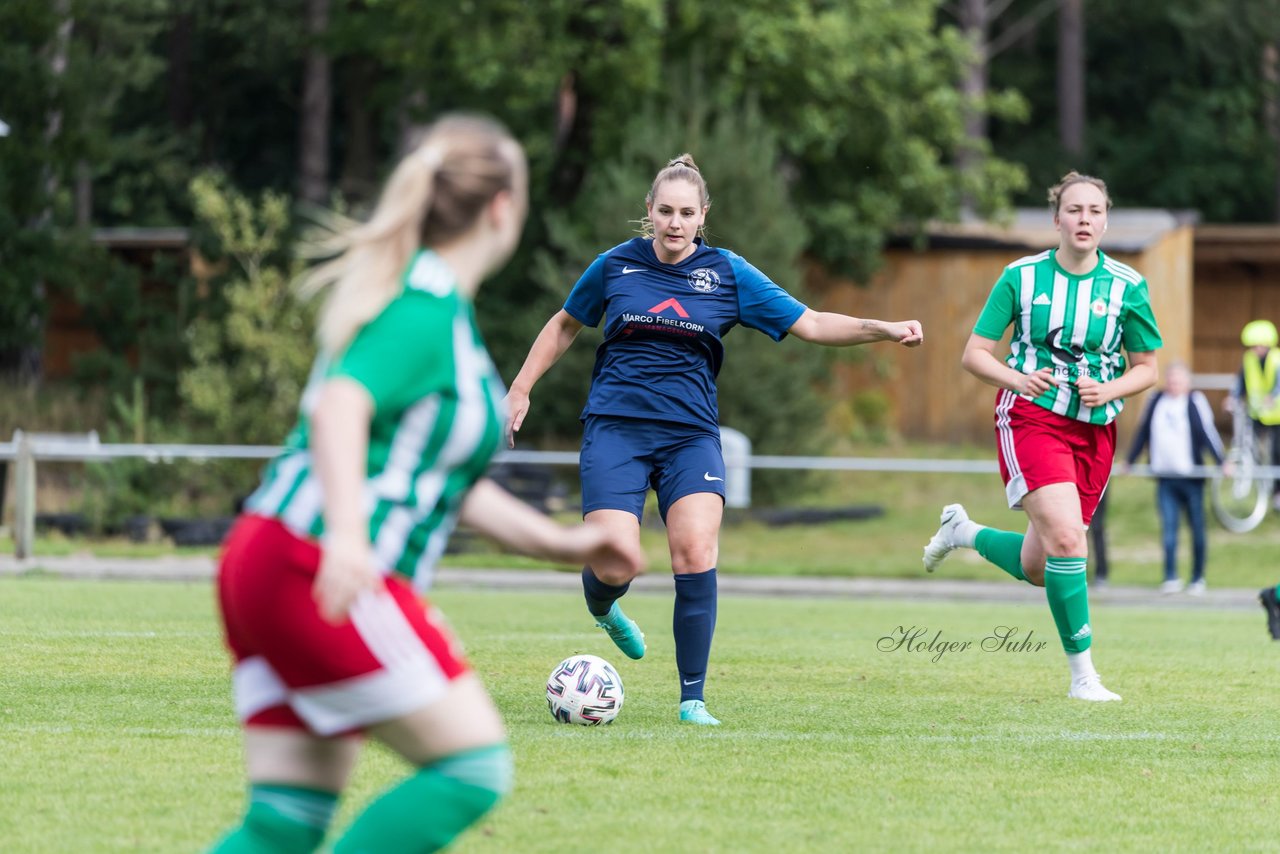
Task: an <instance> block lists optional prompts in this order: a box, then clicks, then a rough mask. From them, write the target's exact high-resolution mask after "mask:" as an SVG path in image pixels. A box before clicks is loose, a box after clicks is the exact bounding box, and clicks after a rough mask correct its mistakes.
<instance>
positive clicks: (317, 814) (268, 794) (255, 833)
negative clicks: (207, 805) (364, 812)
mask: <svg viewBox="0 0 1280 854" xmlns="http://www.w3.org/2000/svg"><path fill="white" fill-rule="evenodd" d="M337 804H338V796H337V795H335V794H333V793H332V792H321V791H317V790H315V789H304V788H300V787H298V786H284V785H267V784H262V783H257V784H253V785H251V786H250V787H249V807H248V809H246V810H245V815H244V821H243V822H241V824H240V826H239V827H237V828H236V829H235V830H233V831H231V832H230V833H228V834H227V835H226V836H224V837H223V838H222V839H221V840H220V841H219V842H218V843H217V844H216V845H215V846H214V847H213V848H211V849H209V852H210V854H311V852H312V851H314V850H316V848H317V847H318V846H319V845H320V843H321V842H323V841H324V833H325V830H327V829H328V827H329V820H330V819H332V818H333V810H334V807H336V806H337Z"/></svg>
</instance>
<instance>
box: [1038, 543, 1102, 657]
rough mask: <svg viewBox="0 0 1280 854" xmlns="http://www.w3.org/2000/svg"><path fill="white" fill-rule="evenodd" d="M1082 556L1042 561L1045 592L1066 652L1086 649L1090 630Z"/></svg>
mask: <svg viewBox="0 0 1280 854" xmlns="http://www.w3.org/2000/svg"><path fill="white" fill-rule="evenodd" d="M1085 563H1086V560H1085V558H1082V557H1051V558H1049V559H1048V560H1046V561H1045V563H1044V592H1045V596H1046V597H1047V598H1048V599H1049V610H1050V611H1052V612H1053V622H1054V623H1055V624H1056V625H1057V627H1058V636H1059V637H1060V638H1062V648H1063V649H1065V650H1066V651H1067V652H1069V653H1072V652H1084V651H1085V650H1086V649H1088V648H1089V644H1090V642H1091V640H1092V635H1093V631H1092V629H1091V628H1090V627H1089V583H1088V581H1087V579H1086V578H1085Z"/></svg>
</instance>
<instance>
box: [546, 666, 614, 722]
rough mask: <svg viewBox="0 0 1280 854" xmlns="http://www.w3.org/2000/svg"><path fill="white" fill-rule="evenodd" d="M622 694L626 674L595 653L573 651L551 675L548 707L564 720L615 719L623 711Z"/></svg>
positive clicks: (548, 686) (548, 685) (608, 720)
mask: <svg viewBox="0 0 1280 854" xmlns="http://www.w3.org/2000/svg"><path fill="white" fill-rule="evenodd" d="M622 697H623V695H622V677H621V676H619V675H618V671H616V670H614V669H613V665H612V664H610V663H609V662H607V661H605V660H604V659H603V658H600V657H598V656H595V655H571V656H569V657H568V658H566V659H565V660H564V661H562V662H560V663H559V664H557V665H556V669H555V670H552V671H551V675H550V676H549V677H547V708H548V709H550V710H551V716H552V717H554V718H555V719H556V720H558V721H560V722H561V723H565V724H581V725H583V726H599V725H600V724H608V723H613V719H614V718H616V717H617V716H618V712H620V711H622Z"/></svg>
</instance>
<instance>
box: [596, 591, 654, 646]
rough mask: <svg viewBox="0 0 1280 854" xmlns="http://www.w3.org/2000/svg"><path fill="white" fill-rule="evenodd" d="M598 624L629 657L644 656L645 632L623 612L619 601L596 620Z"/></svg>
mask: <svg viewBox="0 0 1280 854" xmlns="http://www.w3.org/2000/svg"><path fill="white" fill-rule="evenodd" d="M596 625H597V626H599V627H600V628H602V629H604V630H605V632H606V633H607V634H608V635H609V637H610V639H612V640H613V642H614V643H615V644H616V645H617V647H618V649H620V650H622V654H623V655H625V656H626V657H627V658H644V632H642V631H640V627H639V626H637V625H636V621H635V620H633V619H631V618H630V617H628V616H627V615H626V614H624V613H622V609H621V608H619V607H618V603H617V602H614V603H613V605H612V606H611V607H610V608H609V613H607V614H605V615H604V616H603V617H600V618H599V619H597V620H596Z"/></svg>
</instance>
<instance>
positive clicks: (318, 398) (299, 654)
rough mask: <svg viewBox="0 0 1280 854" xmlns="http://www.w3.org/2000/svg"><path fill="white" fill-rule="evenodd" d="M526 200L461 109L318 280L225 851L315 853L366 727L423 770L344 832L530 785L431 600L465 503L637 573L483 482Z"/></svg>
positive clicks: (498, 146)
mask: <svg viewBox="0 0 1280 854" xmlns="http://www.w3.org/2000/svg"><path fill="white" fill-rule="evenodd" d="M526 199H527V179H526V171H525V160H524V153H523V151H522V150H521V148H520V146H519V145H518V144H517V143H516V142H515V140H513V139H512V138H511V137H510V136H509V135H508V134H507V132H506V131H505V130H504V129H503V128H501V127H500V126H499V125H497V124H495V123H493V122H491V121H488V120H485V119H479V118H473V117H463V116H453V117H447V118H444V119H441V120H440V121H439V122H437V123H436V124H435V125H434V126H433V127H432V129H431V130H430V131H429V132H428V133H427V135H426V136H425V138H424V139H423V141H422V143H421V145H419V146H418V147H417V148H416V149H415V150H414V151H412V152H411V153H410V154H409V155H408V156H406V157H405V159H404V160H403V161H402V162H401V163H400V165H399V166H398V167H397V168H396V170H395V172H394V173H393V174H392V175H391V177H390V179H389V180H388V183H387V186H386V189H385V190H384V192H383V195H382V198H381V200H380V201H379V203H378V206H377V208H376V209H375V210H374V212H373V216H372V218H371V219H370V220H369V222H367V223H365V224H363V225H350V226H347V227H343V228H340V229H339V230H338V231H336V233H335V234H334V235H333V236H332V238H331V239H330V240H328V241H326V242H325V243H324V244H323V245H322V246H321V249H323V250H324V251H325V256H326V257H329V258H330V259H331V260H329V261H328V262H326V263H324V264H322V265H320V266H318V267H316V268H314V269H313V270H312V271H311V272H310V273H309V274H308V276H307V277H306V278H305V280H304V286H305V287H306V288H307V289H310V290H312V291H316V290H325V291H326V292H327V298H326V301H325V305H324V308H323V310H322V312H321V316H320V329H319V335H318V338H319V342H320V354H319V356H318V357H317V360H316V366H315V368H314V370H313V371H312V375H311V380H310V382H309V383H308V385H307V388H306V391H305V392H304V394H303V398H302V403H301V416H300V418H299V421H298V426H297V428H296V429H295V430H294V431H293V433H292V435H291V436H290V437H289V440H288V442H287V443H286V447H285V450H284V452H283V453H282V454H281V455H280V456H279V457H278V458H277V459H276V460H275V461H274V462H273V463H272V464H271V465H270V466H269V467H268V469H267V472H266V475H265V477H264V479H263V482H262V485H261V486H260V487H259V489H258V490H257V492H255V493H254V495H253V496H252V497H251V498H250V500H249V501H248V502H247V505H246V508H245V513H244V515H243V516H241V518H240V519H239V520H237V522H236V525H235V527H234V528H233V530H232V532H231V533H230V535H229V536H228V538H227V542H226V545H225V547H224V550H223V554H222V558H221V561H220V564H219V570H218V600H219V605H220V607H221V613H222V619H223V626H224V629H225V633H226V641H227V645H228V647H229V648H230V650H231V653H232V656H233V658H234V660H235V670H234V676H233V680H232V681H233V688H234V694H235V705H236V712H237V715H238V716H239V718H240V720H241V721H242V723H243V725H244V728H245V735H244V748H245V749H244V754H245V762H246V765H247V773H248V778H249V797H248V807H247V809H246V812H245V814H244V818H243V821H242V822H241V823H240V825H238V826H237V827H235V828H234V829H233V830H232V831H231V832H229V833H228V834H227V835H226V836H225V837H223V839H222V840H221V841H219V842H218V843H217V844H216V845H215V847H214V849H213V850H214V851H217V852H223V854H238V852H255V854H257V852H282V854H294V852H298V854H302V852H310V851H313V850H315V849H316V848H317V847H319V846H320V844H321V843H322V842H323V840H324V837H325V834H326V831H327V829H328V826H329V822H330V819H331V818H332V815H333V811H334V808H335V806H336V804H337V800H338V795H339V793H340V792H341V791H342V789H343V788H344V787H345V786H346V783H347V780H348V778H349V777H350V774H351V771H352V768H353V767H354V765H355V762H356V759H357V756H358V754H359V750H360V743H361V736H362V735H363V736H369V737H372V738H375V739H377V740H379V741H381V742H382V743H383V744H385V745H386V746H387V747H388V748H390V749H391V750H392V751H394V752H396V753H398V754H399V755H400V756H402V757H404V759H405V760H406V761H407V762H409V763H410V764H411V765H412V766H413V768H414V770H413V773H411V774H410V775H409V776H408V777H407V778H406V779H405V780H403V781H402V782H400V783H399V784H398V785H396V786H394V787H392V788H391V789H389V790H388V791H387V792H385V793H383V794H382V795H381V796H380V797H378V798H377V799H376V800H374V801H373V802H372V803H370V804H369V805H368V806H367V807H366V808H365V809H364V811H363V812H361V813H360V814H359V815H358V816H357V817H356V819H355V821H354V822H353V823H352V825H351V826H350V827H349V828H347V829H346V831H345V832H344V833H342V834H341V836H340V837H339V838H338V839H337V840H335V841H334V842H333V843H332V848H331V849H328V848H327V849H326V850H332V851H334V852H357V851H359V852H377V851H435V850H437V849H439V848H443V847H444V846H446V845H448V844H449V843H450V842H451V841H452V840H453V839H454V838H455V837H457V836H458V834H460V833H461V832H462V831H463V830H465V829H466V828H467V827H468V826H469V825H471V824H472V823H474V822H475V821H476V820H478V819H479V818H480V817H481V816H482V815H484V814H485V813H486V812H487V811H488V810H489V809H490V808H491V807H493V805H494V804H495V803H496V802H497V801H498V799H499V798H500V797H502V795H504V794H505V793H506V792H507V791H508V790H509V789H510V785H511V770H512V769H511V756H510V752H509V751H508V749H507V746H506V734H505V732H504V730H503V726H502V721H501V719H500V717H499V715H498V711H497V709H496V708H495V707H494V704H493V701H492V700H491V699H490V698H489V695H488V693H487V692H486V691H485V689H484V687H483V686H482V685H481V684H480V681H479V679H478V678H477V677H476V675H475V674H474V673H473V672H472V671H471V669H470V667H469V666H468V664H467V661H466V659H465V658H464V657H463V654H462V652H461V649H460V647H459V645H458V643H457V641H456V639H455V638H454V637H453V635H452V633H451V632H450V630H449V629H448V628H447V626H446V625H445V623H444V621H443V618H442V617H441V616H440V614H439V612H438V611H436V609H434V608H433V607H431V606H430V605H429V604H428V603H427V602H426V601H425V600H424V599H422V598H421V597H420V593H421V591H422V590H423V589H424V588H425V587H426V585H427V584H428V582H429V580H430V578H431V572H432V568H433V566H434V564H435V561H436V559H437V558H438V557H439V556H440V554H441V552H442V551H443V550H444V545H445V541H446V540H447V539H448V536H449V532H450V531H451V530H452V528H453V525H454V523H455V521H461V522H464V523H466V524H468V525H470V526H472V527H473V528H475V529H477V530H478V531H479V532H481V533H483V534H486V535H488V536H491V537H493V538H494V539H496V540H498V541H499V542H501V543H502V544H504V545H506V546H508V547H511V548H514V549H517V550H520V551H524V552H526V553H529V554H535V555H540V556H544V557H548V558H551V559H553V560H558V561H564V562H567V563H580V562H582V561H596V560H607V561H615V562H621V563H623V564H627V565H630V566H632V567H633V568H634V569H635V570H636V571H639V569H640V564H641V562H642V558H641V556H640V552H639V549H638V548H634V547H633V546H632V544H631V543H630V542H629V541H627V540H626V539H625V538H621V537H618V536H617V535H615V534H612V533H610V532H609V531H608V530H607V529H606V528H604V527H603V526H598V525H592V524H583V525H579V526H576V527H573V528H564V527H561V526H560V525H558V524H556V523H554V522H552V521H551V520H550V519H548V518H546V517H545V516H543V515H541V514H540V513H538V512H536V511H534V510H533V509H531V508H529V507H528V506H526V505H524V504H523V503H521V502H520V501H518V500H517V499H515V498H513V497H512V496H511V495H510V494H508V493H506V492H505V491H503V490H502V489H501V488H500V487H498V486H497V485H495V484H494V483H493V482H492V481H488V480H484V479H482V477H481V476H482V475H483V473H484V471H485V468H486V466H487V465H488V462H489V459H490V457H491V456H492V455H493V453H494V452H495V451H496V450H497V448H498V444H499V442H500V440H501V436H502V427H503V421H504V418H505V413H504V412H503V409H502V407H501V405H500V404H501V400H502V397H503V394H504V389H503V388H502V383H501V381H500V380H499V379H498V376H497V374H496V372H495V371H494V368H493V363H492V362H491V361H490V359H489V355H488V353H487V351H486V350H485V347H484V343H483V341H482V340H481V338H480V333H479V331H478V330H477V328H476V324H475V316H474V312H473V309H472V299H473V297H474V295H475V292H476V290H477V288H478V287H479V285H480V283H481V281H482V280H483V279H484V278H485V277H486V276H487V275H488V274H489V273H491V272H493V271H494V270H495V269H497V268H498V267H499V266H501V265H502V264H504V263H505V262H506V260H507V258H509V257H510V255H511V252H512V250H513V249H514V248H515V245H516V243H517V241H518V240H519V236H520V232H521V229H522V227H523V224H524V219H525V209H526Z"/></svg>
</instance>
